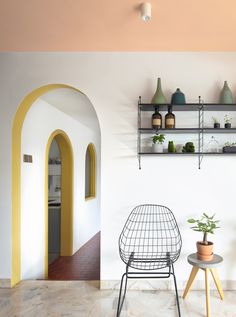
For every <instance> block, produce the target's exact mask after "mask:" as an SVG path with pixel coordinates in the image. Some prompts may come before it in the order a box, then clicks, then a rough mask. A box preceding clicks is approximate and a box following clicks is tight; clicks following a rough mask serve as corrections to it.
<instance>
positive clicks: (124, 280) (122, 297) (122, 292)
mask: <svg viewBox="0 0 236 317" xmlns="http://www.w3.org/2000/svg"><path fill="white" fill-rule="evenodd" d="M170 268H171V269H172V270H170ZM171 271H172V272H171ZM132 274H134V275H135V276H132ZM137 274H141V275H142V274H144V275H145V278H168V277H169V276H170V274H171V275H173V278H174V285H175V296H176V304H177V309H178V315H179V317H181V313H180V305H179V296H178V288H177V282H176V277H175V271H174V265H173V263H172V264H171V265H170V266H169V272H165V274H166V276H160V277H158V274H162V273H157V272H155V274H157V276H147V275H148V274H153V273H147V272H140V273H133V272H128V265H127V266H126V272H125V273H124V274H123V275H122V278H121V283H120V292H119V299H118V305H117V313H116V317H120V314H121V311H122V307H123V304H124V300H125V295H126V291H127V281H128V278H136V279H139V278H142V276H140V275H139V276H138V275H137ZM123 284H124V290H123Z"/></svg>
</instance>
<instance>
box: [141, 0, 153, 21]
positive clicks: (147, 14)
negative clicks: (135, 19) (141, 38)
mask: <svg viewBox="0 0 236 317" xmlns="http://www.w3.org/2000/svg"><path fill="white" fill-rule="evenodd" d="M140 13H141V18H142V20H143V21H144V22H148V21H149V20H151V16H152V6H151V3H149V2H144V3H142V4H141V6H140Z"/></svg>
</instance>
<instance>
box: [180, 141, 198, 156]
mask: <svg viewBox="0 0 236 317" xmlns="http://www.w3.org/2000/svg"><path fill="white" fill-rule="evenodd" d="M182 152H183V153H194V152H195V146H194V144H193V142H187V143H186V144H185V145H184V146H183V149H182Z"/></svg>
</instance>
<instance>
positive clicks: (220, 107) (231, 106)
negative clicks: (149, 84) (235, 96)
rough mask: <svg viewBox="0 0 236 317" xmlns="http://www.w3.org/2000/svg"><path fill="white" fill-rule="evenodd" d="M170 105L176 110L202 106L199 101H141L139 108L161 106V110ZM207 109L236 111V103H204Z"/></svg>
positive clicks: (146, 109)
mask: <svg viewBox="0 0 236 317" xmlns="http://www.w3.org/2000/svg"><path fill="white" fill-rule="evenodd" d="M168 106H172V110H173V112H174V111H197V110H199V108H201V107H202V104H199V103H186V104H183V105H171V104H151V103H140V104H139V108H140V110H142V111H154V110H155V107H159V111H167V109H168ZM203 107H204V110H205V111H236V104H225V105H221V104H217V103H204V104H203Z"/></svg>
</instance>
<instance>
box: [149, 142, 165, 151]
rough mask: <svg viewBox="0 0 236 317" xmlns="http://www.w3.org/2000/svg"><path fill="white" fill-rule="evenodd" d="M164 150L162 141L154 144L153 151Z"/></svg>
mask: <svg viewBox="0 0 236 317" xmlns="http://www.w3.org/2000/svg"><path fill="white" fill-rule="evenodd" d="M163 150H164V147H163V144H162V143H153V144H152V152H153V153H162V152H163Z"/></svg>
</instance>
